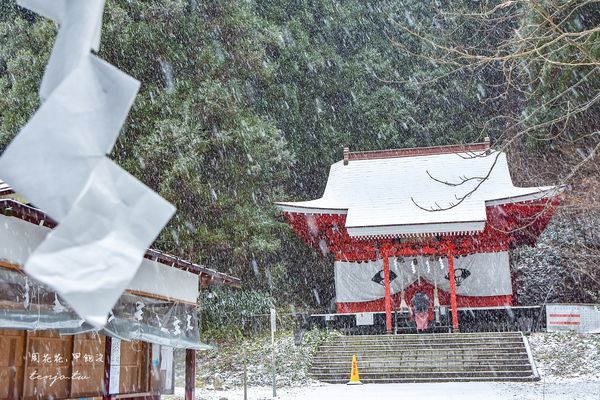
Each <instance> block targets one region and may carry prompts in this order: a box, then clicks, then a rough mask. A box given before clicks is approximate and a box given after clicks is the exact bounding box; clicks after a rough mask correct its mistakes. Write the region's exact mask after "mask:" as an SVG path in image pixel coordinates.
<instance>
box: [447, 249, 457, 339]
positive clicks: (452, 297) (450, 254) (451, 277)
mask: <svg viewBox="0 0 600 400" xmlns="http://www.w3.org/2000/svg"><path fill="white" fill-rule="evenodd" d="M448 278H449V281H450V307H451V308H452V331H453V332H460V330H459V327H458V307H457V305H456V279H455V275H454V247H453V246H452V243H450V242H449V243H448Z"/></svg>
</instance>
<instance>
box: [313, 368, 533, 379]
mask: <svg viewBox="0 0 600 400" xmlns="http://www.w3.org/2000/svg"><path fill="white" fill-rule="evenodd" d="M532 375H533V374H532V372H531V369H524V370H516V371H429V372H411V371H408V372H389V373H388V372H375V371H373V372H360V373H359V376H360V378H361V379H371V378H374V379H390V378H395V379H406V378H425V377H429V378H433V377H443V378H471V377H478V378H483V377H501V376H504V377H509V376H519V377H528V376H532ZM314 376H315V377H318V379H319V380H321V379H329V378H331V379H343V378H348V377H349V376H350V373H349V372H346V373H341V374H340V373H320V374H315V375H314Z"/></svg>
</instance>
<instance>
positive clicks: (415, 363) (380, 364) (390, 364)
mask: <svg viewBox="0 0 600 400" xmlns="http://www.w3.org/2000/svg"><path fill="white" fill-rule="evenodd" d="M351 365H352V362H349V361H333V362H330V363H325V362H322V363H313V364H312V369H313V370H314V369H319V368H328V369H333V368H346V369H348V370H349V368H350V366H351ZM509 365H526V366H529V360H528V359H526V358H525V359H521V360H502V361H465V360H459V361H456V360H412V361H400V360H391V361H379V360H374V361H360V362H359V363H358V367H359V368H360V369H369V368H394V367H410V368H428V367H430V366H431V367H437V366H440V367H444V368H445V367H447V366H457V367H461V366H465V367H467V366H468V367H470V366H476V367H482V368H492V367H493V368H496V367H504V366H509Z"/></svg>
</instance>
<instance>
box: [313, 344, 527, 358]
mask: <svg viewBox="0 0 600 400" xmlns="http://www.w3.org/2000/svg"><path fill="white" fill-rule="evenodd" d="M523 352H525V348H524V347H514V348H501V347H488V348H485V347H481V348H479V347H478V348H464V349H457V348H450V349H429V348H416V349H402V348H395V349H372V350H369V349H368V348H362V349H361V348H358V349H341V350H325V351H320V354H321V353H322V354H326V355H327V357H328V358H333V357H345V356H348V355H350V357H352V355H354V354H356V355H357V356H359V355H371V356H373V355H380V356H382V357H385V356H392V357H400V356H408V355H413V356H417V355H428V354H446V355H450V354H452V355H461V354H464V355H469V354H478V355H487V354H515V353H523Z"/></svg>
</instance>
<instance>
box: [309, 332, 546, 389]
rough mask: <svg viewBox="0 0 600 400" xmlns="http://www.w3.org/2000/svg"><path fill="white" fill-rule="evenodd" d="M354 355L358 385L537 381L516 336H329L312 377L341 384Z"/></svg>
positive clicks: (314, 362)
mask: <svg viewBox="0 0 600 400" xmlns="http://www.w3.org/2000/svg"><path fill="white" fill-rule="evenodd" d="M353 354H356V355H357V357H358V369H359V372H360V380H361V381H362V382H363V383H401V382H466V381H520V382H522V381H534V380H538V379H539V375H538V373H537V370H536V368H535V363H534V361H533V358H532V356H531V352H530V351H529V345H528V342H527V338H525V337H524V336H523V335H522V334H521V333H520V332H501V333H500V332H499V333H496V332H494V333H442V334H418V335H417V334H413V335H370V336H358V335H357V336H341V337H334V338H331V339H330V340H328V341H326V342H325V343H323V344H322V345H321V346H320V347H319V349H318V351H317V353H316V354H315V356H314V357H313V360H312V366H311V375H312V376H313V378H315V379H318V380H320V381H323V382H328V383H346V382H348V379H349V377H350V368H351V365H352V355H353Z"/></svg>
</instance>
